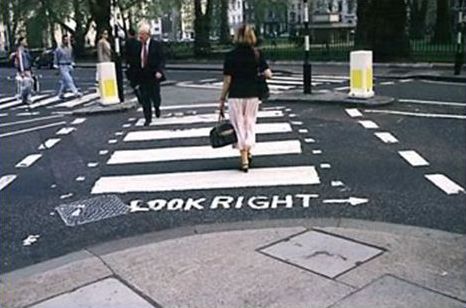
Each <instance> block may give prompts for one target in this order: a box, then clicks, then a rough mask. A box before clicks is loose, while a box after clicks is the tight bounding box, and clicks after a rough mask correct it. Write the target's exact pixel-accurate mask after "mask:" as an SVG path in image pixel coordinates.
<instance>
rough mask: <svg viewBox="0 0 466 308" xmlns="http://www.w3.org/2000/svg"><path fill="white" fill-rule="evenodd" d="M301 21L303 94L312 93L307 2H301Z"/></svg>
mask: <svg viewBox="0 0 466 308" xmlns="http://www.w3.org/2000/svg"><path fill="white" fill-rule="evenodd" d="M303 10H304V14H303V21H304V64H303V82H304V85H303V88H304V94H311V93H312V89H311V86H312V68H311V63H309V50H310V39H309V4H308V2H307V0H303Z"/></svg>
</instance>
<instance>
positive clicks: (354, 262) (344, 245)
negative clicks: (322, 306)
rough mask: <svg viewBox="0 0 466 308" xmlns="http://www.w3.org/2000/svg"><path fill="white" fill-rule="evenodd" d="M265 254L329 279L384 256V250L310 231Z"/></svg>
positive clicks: (265, 251)
mask: <svg viewBox="0 0 466 308" xmlns="http://www.w3.org/2000/svg"><path fill="white" fill-rule="evenodd" d="M261 251H262V252H263V253H265V254H267V255H269V256H272V257H274V258H277V259H280V260H283V261H285V262H287V263H290V264H293V265H296V266H300V267H303V268H305V269H308V270H310V271H313V272H315V273H318V274H321V275H324V276H326V277H329V278H335V277H336V276H338V275H341V274H342V273H344V272H346V271H348V270H350V269H352V268H354V267H356V266H358V265H359V264H362V263H363V262H365V261H367V260H369V259H371V258H374V257H376V256H378V255H380V254H382V253H383V250H381V249H377V248H375V247H371V246H367V245H363V244H360V243H356V242H353V241H350V240H347V239H343V238H341V237H336V236H333V235H330V234H325V233H322V232H317V231H308V232H306V233H303V234H300V235H298V236H294V237H292V238H290V239H287V240H285V241H282V242H279V243H277V244H275V245H273V246H269V247H266V248H264V249H261Z"/></svg>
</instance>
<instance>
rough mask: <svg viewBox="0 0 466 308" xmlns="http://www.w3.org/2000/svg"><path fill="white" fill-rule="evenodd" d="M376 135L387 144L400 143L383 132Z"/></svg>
mask: <svg viewBox="0 0 466 308" xmlns="http://www.w3.org/2000/svg"><path fill="white" fill-rule="evenodd" d="M374 135H375V136H376V137H377V138H379V139H380V140H382V141H383V142H385V143H398V139H396V138H395V136H393V135H392V134H390V133H386V132H381V133H374Z"/></svg>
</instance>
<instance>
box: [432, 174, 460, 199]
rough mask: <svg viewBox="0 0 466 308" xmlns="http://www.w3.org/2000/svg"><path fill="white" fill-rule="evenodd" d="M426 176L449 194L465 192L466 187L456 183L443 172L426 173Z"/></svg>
mask: <svg viewBox="0 0 466 308" xmlns="http://www.w3.org/2000/svg"><path fill="white" fill-rule="evenodd" d="M425 177H426V178H427V179H428V180H429V181H431V182H432V183H433V184H434V185H435V186H437V187H438V188H440V189H441V190H443V191H444V192H445V193H446V194H447V195H454V194H458V193H460V192H463V193H464V188H463V187H461V186H460V185H458V184H456V183H455V182H453V181H452V180H450V179H449V178H448V177H446V176H445V175H443V174H426V175H425Z"/></svg>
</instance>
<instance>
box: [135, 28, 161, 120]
mask: <svg viewBox="0 0 466 308" xmlns="http://www.w3.org/2000/svg"><path fill="white" fill-rule="evenodd" d="M139 40H140V42H141V44H140V45H139V48H138V52H137V53H136V54H135V58H136V59H135V63H136V66H137V67H138V72H137V83H138V85H139V88H140V99H141V101H140V102H141V104H142V108H143V110H144V118H145V119H146V121H145V123H144V126H149V125H150V123H151V121H152V105H154V108H155V116H156V117H157V118H159V117H160V104H161V102H162V98H161V96H160V82H162V81H164V80H165V76H164V73H163V66H164V59H163V51H162V46H161V44H160V43H159V42H157V41H155V40H153V39H151V37H150V26H149V25H142V26H141V27H140V28H139Z"/></svg>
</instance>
